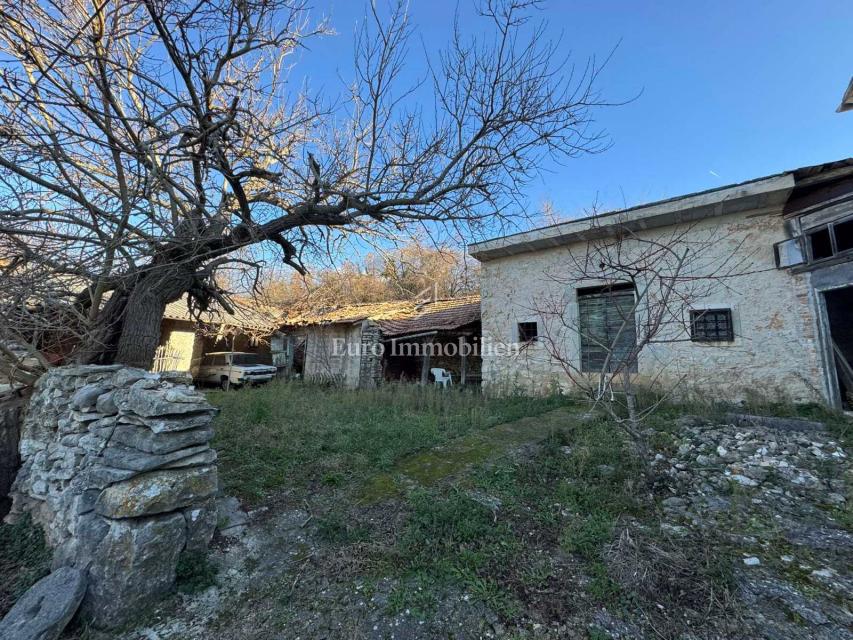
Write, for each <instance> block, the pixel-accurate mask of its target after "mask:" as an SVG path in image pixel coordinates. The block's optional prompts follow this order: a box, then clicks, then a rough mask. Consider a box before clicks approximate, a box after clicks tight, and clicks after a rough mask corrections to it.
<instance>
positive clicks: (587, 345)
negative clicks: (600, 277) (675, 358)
mask: <svg viewBox="0 0 853 640" xmlns="http://www.w3.org/2000/svg"><path fill="white" fill-rule="evenodd" d="M634 303H635V300H634V285H632V284H622V285H614V286H608V287H591V288H586V289H578V315H579V318H578V320H579V328H580V342H581V371H589V372H602V371H604V370H605V368H606V369H607V370H608V371H610V372H613V371H618V370H620V369H624V368H625V367H626V366H627V368H628V371H631V372H633V373H636V371H637V358H636V354H635V353H634V350H635V348H636V346H637V325H636V320H635V317H634Z"/></svg>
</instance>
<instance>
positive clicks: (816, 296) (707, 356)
mask: <svg viewBox="0 0 853 640" xmlns="http://www.w3.org/2000/svg"><path fill="white" fill-rule="evenodd" d="M700 237H701V238H707V239H712V238H715V237H716V238H718V240H716V241H715V242H714V243H713V244H709V245H708V246H706V247H705V249H706V253H708V255H709V256H710V258H709V259H708V260H707V261H706V264H705V265H704V267H703V266H702V265H699V266H697V265H692V266H691V271H690V273H689V274H684V275H683V277H681V278H680V279H679V280H678V282H677V283H676V284H675V287H674V289H675V291H674V293H673V296H672V297H673V298H676V299H677V297H678V295H679V293H680V287H682V286H686V285H685V284H684V283H685V282H687V281H688V280H690V279H691V278H692V279H693V281H696V280H699V279H702V278H705V277H707V278H709V279H711V280H713V279H714V276H715V275H719V274H720V273H721V269H722V270H725V273H726V277H725V278H719V281H715V282H713V285H712V286H708V287H707V290H706V291H705V292H704V294H703V295H701V296H699V297H698V298H693V299H690V300H689V304H685V305H683V306H682V307H681V308H679V309H677V311H675V312H673V315H677V316H678V317H676V318H670V319H668V321H669V322H670V324H671V325H672V326H670V327H667V328H666V329H665V330H663V331H662V332H661V339H660V340H659V341H655V343H653V344H649V345H647V347H646V348H645V349H643V350H642V351H640V352H639V354H637V355H636V361H635V362H632V363H631V368H632V371H635V372H636V374H635V375H636V378H635V379H637V380H639V381H641V382H645V383H647V384H651V383H652V382H654V383H655V384H659V385H667V384H669V385H673V386H677V387H678V390H679V391H684V392H690V391H697V392H701V393H703V394H707V393H710V394H714V396H715V397H726V398H735V397H744V396H748V395H750V394H755V395H759V396H772V397H774V398H785V399H789V400H792V401H797V402H808V401H823V402H826V403H829V404H831V405H834V406H841V405H842V404H843V403H846V402H848V397H849V396H848V392H850V391H853V373H851V369H850V366H849V363H850V362H851V361H853V338H851V326H853V160H850V159H848V160H843V161H839V162H833V163H827V164H823V165H818V166H813V167H804V168H801V169H797V170H794V171H787V172H785V173H781V174H778V175H773V176H768V177H764V178H758V179H755V180H750V181H748V182H744V183H742V184H737V185H731V186H726V187H721V188H718V189H713V190H710V191H705V192H701V193H696V194H691V195H686V196H682V197H677V198H673V199H670V200H665V201H661V202H656V203H652V204H648V205H642V206H638V207H633V208H631V209H627V210H624V211H617V212H613V213H609V214H604V215H598V216H594V217H590V218H584V219H579V220H572V221H569V222H564V223H560V224H556V225H551V226H547V227H543V228H538V229H534V230H532V231H527V232H524V233H518V234H515V235H510V236H505V237H500V238H496V239H493V240H489V241H485V242H479V243H476V244H473V245H471V246H470V247H469V250H470V252H471V255H472V256H474V257H475V258H477V259H478V260H480V262H482V281H481V293H482V304H481V306H482V327H483V340H484V341H493V342H496V343H515V344H519V343H520V344H523V345H524V348H522V349H520V350H519V351H518V353H517V354H515V355H512V354H511V355H505V354H504V353H498V354H495V353H489V352H484V353H483V379H484V384H489V385H496V384H502V383H507V382H508V383H510V384H518V385H523V386H526V387H528V388H534V389H535V388H543V387H545V386H547V385H552V384H555V383H556V384H560V385H561V386H567V375H566V374H565V367H564V366H561V365H560V361H559V359H557V358H555V357H554V350H553V349H549V348H548V345H547V344H546V343H547V342H548V340H552V341H554V343H555V344H557V347H558V348H559V350H560V352H561V353H564V354H568V356H567V359H568V360H569V361H570V362H569V364H572V363H574V366H577V369H578V370H580V371H589V372H590V373H592V372H594V371H595V369H596V364H598V365H600V364H601V362H602V353H601V349H600V348H599V346H600V345H598V346H597V345H595V344H593V342H594V341H590V340H588V339H585V338H587V337H588V336H589V335H593V336H605V337H607V336H608V331H610V332H612V331H613V329H612V325H613V322H612V318H613V317H617V318H618V317H619V314H620V313H621V312H623V311H624V310H625V309H631V308H632V304H633V301H634V300H635V299H637V298H638V291H639V292H643V287H644V286H645V283H644V278H643V276H642V275H640V276H638V277H636V278H634V279H633V280H630V279H629V278H628V277H627V276H625V274H623V276H625V277H624V278H620V276H619V275H618V273H616V272H617V271H618V268H617V267H613V268H610V267H606V266H605V264H604V263H605V262H606V260H604V259H599V258H598V257H596V256H593V255H591V253H590V247H591V246H592V245H593V244H595V245H597V246H599V247H601V246H609V247H611V250H613V249H612V248H613V247H617V248H623V247H624V251H625V252H626V253H630V252H631V251H635V250H636V246H637V245H639V244H643V245H644V246H647V247H648V246H653V245H655V244H657V245H658V246H660V247H662V248H666V247H667V245H669V249H672V250H673V251H671V253H672V254H673V255H676V256H678V255H683V254H682V253H681V252H680V250H679V249H678V246H679V245H678V243H679V242H682V243H684V246H685V247H687V246H688V245H689V244H690V242H691V239H694V238H700ZM632 247H633V248H632ZM662 250H663V249H662ZM684 251H685V252H686V251H687V249H685V250H684ZM591 262H592V263H593V264H592V267H593V268H592V270H593V271H594V270H595V268H600V269H601V271H602V273H604V272H606V271H607V270H608V268H610V273H609V274H607V277H604V278H600V279H595V278H588V279H584V278H583V277H580V276H578V277H574V276H575V275H577V273H576V272H584V273H583V274H582V275H586V273H587V272H586V271H585V268H584V265H587V266H589V265H590V263H591ZM712 264H714V265H716V266H715V267H713V269H716V271H712V266H711V265H712ZM724 264H725V265H728V266H724V267H721V266H720V265H724ZM611 266H612V265H611ZM703 269H707V270H708V271H707V272H706V271H703ZM625 271H626V272H627V270H625ZM650 280H651V277H649V279H648V280H647V281H650ZM568 283H571V284H568ZM605 294H606V295H605ZM684 299H685V300H687V299H688V298H687V297H685V298H684ZM554 301H557V307H559V308H558V313H556V314H555V313H554V312H553V310H554V308H555V305H554ZM549 303H550V305H551V306H550V307H549V306H548V304H549ZM560 305H561V306H560ZM671 306H674V305H672V304H671ZM546 307H547V308H548V309H550V314H549V313H544V312H543V310H544V309H545V308H546ZM555 318H558V319H559V322H560V325H561V326H560V327H559V328H556V327H555V326H554V322H555ZM647 321H648V318H642V317H640V313H639V311H637V313H636V316H634V315H633V314H632V316H631V317H630V319H629V321H626V324H627V325H628V331H627V332H625V333H627V334H629V335H628V336H627V337H626V336H625V335H620V337H619V341H621V343H622V346H621V347H620V348H622V349H628V350H629V349H630V346H631V344H630V341H631V340H632V339H634V335H635V333H636V334H637V335H639V333H642V330H643V328H644V327H643V325H642V323H643V322H647ZM617 324H620V323H617ZM567 327H575V330H568V329H567ZM546 336H547V338H548V340H546V339H543V338H544V337H546ZM626 340H627V341H628V342H627V343H626V342H625V341H626ZM617 351H618V349H617ZM626 353H627V351H626ZM617 355H618V354H617ZM605 366H606V365H605Z"/></svg>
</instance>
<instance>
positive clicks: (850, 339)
mask: <svg viewBox="0 0 853 640" xmlns="http://www.w3.org/2000/svg"><path fill="white" fill-rule="evenodd" d="M823 295H824V299H825V300H826V313H827V318H828V320H829V338H830V347H831V348H832V350H833V354H832V355H833V358H834V360H835V369H836V372H837V378H838V386H839V391H840V395H841V402H842V405H843V406H844V408H845V409H850V408H851V407H853V287H845V288H843V289H834V290H832V291H825V292H824V294H823Z"/></svg>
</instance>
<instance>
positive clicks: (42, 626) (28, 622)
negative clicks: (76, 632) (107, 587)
mask: <svg viewBox="0 0 853 640" xmlns="http://www.w3.org/2000/svg"><path fill="white" fill-rule="evenodd" d="M85 593H86V576H85V574H84V573H83V572H82V571H79V570H78V569H72V568H71V567H62V568H60V569H57V570H56V571H54V572H53V573H51V574H50V575H49V576H47V577H44V578H42V579H41V580H39V581H38V582H36V583H35V584H34V585H33V586H32V587H30V589H29V590H28V591H27V592H26V593H25V594H24V595H23V596H21V598H20V599H19V600H18V601H17V602H16V603H15V606H13V607H12V609H11V610H10V611H9V613H7V614H6V617H5V618H3V620H2V622H0V640H56V638H58V637H59V634H60V633H62V630H63V629H65V626H66V625H67V624H68V623H69V622H70V621H71V618H72V617H73V616H74V614H75V613H76V611H77V608H78V607H79V606H80V601H81V600H82V599H83V595H84V594H85Z"/></svg>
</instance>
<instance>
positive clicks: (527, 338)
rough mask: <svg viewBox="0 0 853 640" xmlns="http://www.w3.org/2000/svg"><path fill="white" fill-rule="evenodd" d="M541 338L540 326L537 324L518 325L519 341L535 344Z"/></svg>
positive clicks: (521, 323)
mask: <svg viewBox="0 0 853 640" xmlns="http://www.w3.org/2000/svg"><path fill="white" fill-rule="evenodd" d="M538 336H539V325H538V324H537V323H535V322H519V323H518V341H519V342H535V341H536V338H537V337H538Z"/></svg>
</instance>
